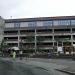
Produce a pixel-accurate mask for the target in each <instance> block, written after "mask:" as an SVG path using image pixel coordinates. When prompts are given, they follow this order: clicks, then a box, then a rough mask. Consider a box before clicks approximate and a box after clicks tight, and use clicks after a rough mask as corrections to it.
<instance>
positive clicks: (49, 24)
mask: <svg viewBox="0 0 75 75" xmlns="http://www.w3.org/2000/svg"><path fill="white" fill-rule="evenodd" d="M43 26H52V21H43Z"/></svg>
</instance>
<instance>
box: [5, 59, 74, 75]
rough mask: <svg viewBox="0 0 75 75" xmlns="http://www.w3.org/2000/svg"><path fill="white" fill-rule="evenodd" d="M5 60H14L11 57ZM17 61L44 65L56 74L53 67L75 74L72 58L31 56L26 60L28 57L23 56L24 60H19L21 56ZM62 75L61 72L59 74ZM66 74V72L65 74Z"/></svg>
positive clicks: (38, 65) (39, 65)
mask: <svg viewBox="0 0 75 75" xmlns="http://www.w3.org/2000/svg"><path fill="white" fill-rule="evenodd" d="M4 59H5V60H12V59H11V58H4ZM15 61H16V62H21V63H25V64H28V65H34V66H37V67H43V68H45V69H46V70H49V71H52V72H53V73H54V72H55V75H56V73H57V71H55V70H53V69H57V70H60V71H63V72H66V73H69V74H72V75H75V61H72V60H65V59H63V60H62V59H41V58H29V59H27V60H26V58H23V60H19V58H16V60H15ZM57 74H59V73H57ZM59 75H61V74H59ZM64 75H65V74H64Z"/></svg>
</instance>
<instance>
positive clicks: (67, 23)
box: [53, 20, 70, 25]
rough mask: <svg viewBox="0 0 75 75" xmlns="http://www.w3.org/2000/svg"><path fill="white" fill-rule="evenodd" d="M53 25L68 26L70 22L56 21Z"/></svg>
mask: <svg viewBox="0 0 75 75" xmlns="http://www.w3.org/2000/svg"><path fill="white" fill-rule="evenodd" d="M53 25H70V20H58V21H54V22H53Z"/></svg>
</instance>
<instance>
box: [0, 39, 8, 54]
mask: <svg viewBox="0 0 75 75" xmlns="http://www.w3.org/2000/svg"><path fill="white" fill-rule="evenodd" d="M7 47H8V46H7V45H6V43H5V40H4V39H3V40H2V41H1V44H0V51H1V53H2V54H4V50H5V51H6V48H7Z"/></svg>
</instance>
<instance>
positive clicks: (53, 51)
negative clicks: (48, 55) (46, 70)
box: [52, 28, 55, 52]
mask: <svg viewBox="0 0 75 75" xmlns="http://www.w3.org/2000/svg"><path fill="white" fill-rule="evenodd" d="M52 33H53V36H52V41H53V52H54V49H55V47H54V28H53V29H52Z"/></svg>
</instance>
